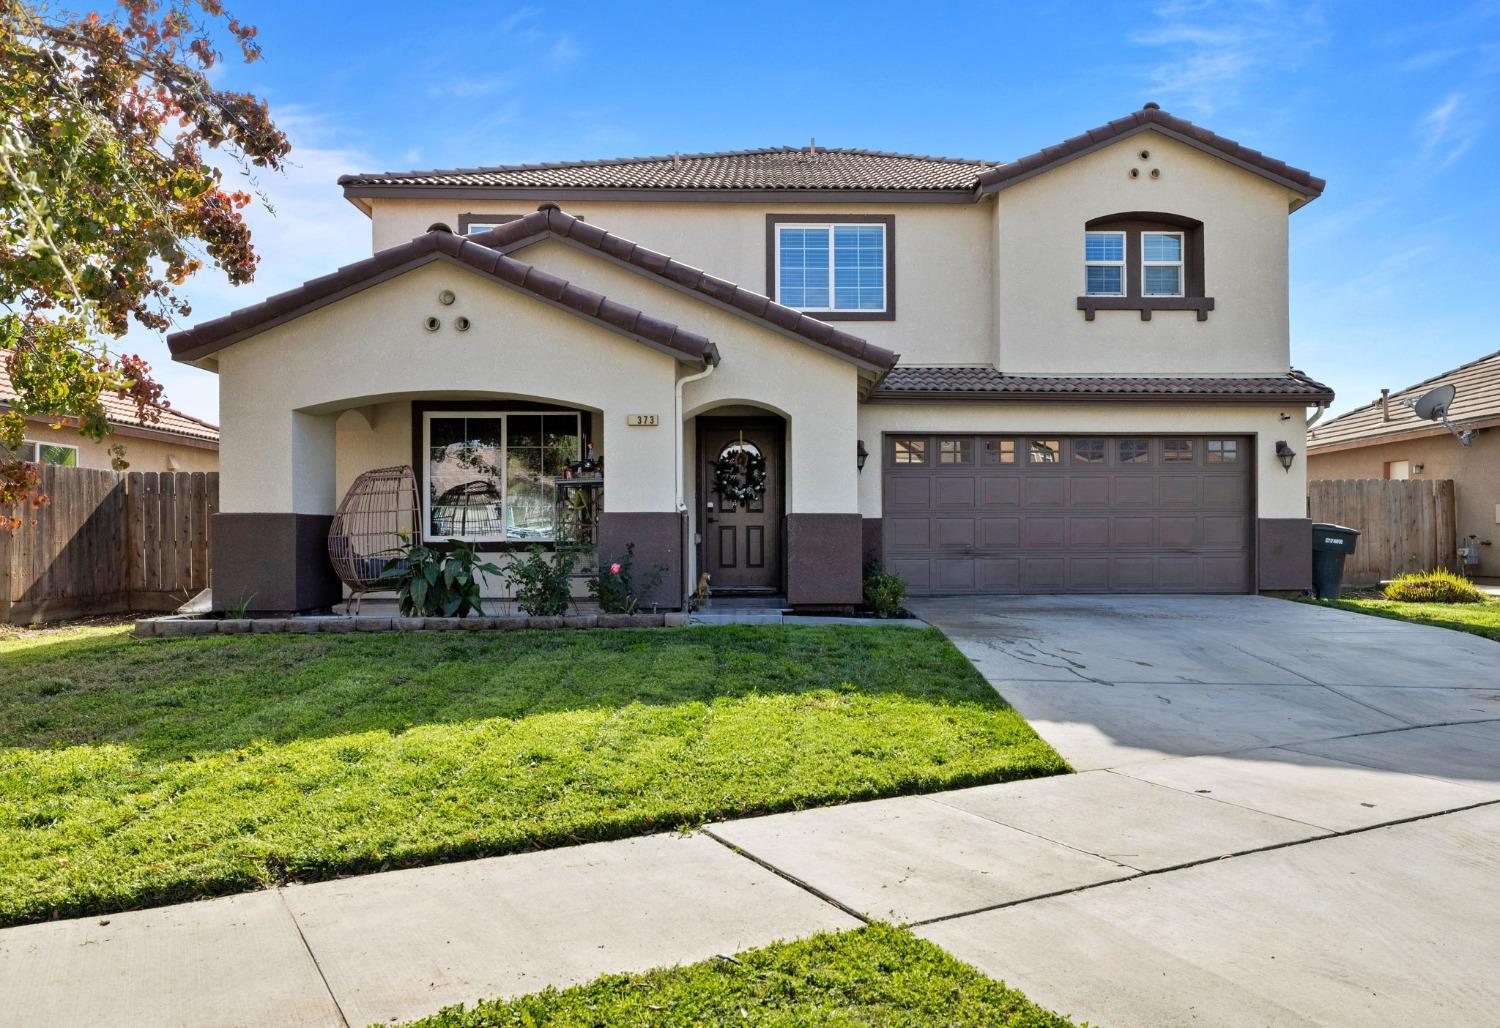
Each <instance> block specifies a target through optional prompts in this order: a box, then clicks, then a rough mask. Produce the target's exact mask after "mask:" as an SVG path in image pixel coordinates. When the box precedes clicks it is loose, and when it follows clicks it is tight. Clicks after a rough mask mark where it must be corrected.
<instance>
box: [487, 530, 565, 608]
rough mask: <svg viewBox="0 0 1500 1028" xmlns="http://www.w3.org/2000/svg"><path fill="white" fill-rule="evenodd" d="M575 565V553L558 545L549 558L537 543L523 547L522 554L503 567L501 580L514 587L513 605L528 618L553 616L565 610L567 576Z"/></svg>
mask: <svg viewBox="0 0 1500 1028" xmlns="http://www.w3.org/2000/svg"><path fill="white" fill-rule="evenodd" d="M577 566H578V554H577V553H576V552H575V551H573V550H570V549H567V548H565V547H561V546H560V547H558V548H557V550H556V551H555V552H554V553H553V554H552V555H551V556H550V557H549V556H548V555H547V551H546V550H544V549H542V548H541V547H540V546H532V547H530V548H528V549H527V551H526V556H525V557H523V558H520V559H518V560H517V561H516V562H515V563H514V564H512V565H511V566H510V567H508V568H506V569H505V572H504V575H505V581H506V583H507V584H508V585H509V586H510V587H511V588H512V589H514V590H515V593H516V606H517V607H519V608H520V609H521V612H522V613H524V614H530V615H531V616H532V617H557V616H559V615H562V614H566V613H567V612H568V604H569V603H570V602H572V598H573V593H572V589H571V588H570V585H569V576H570V575H572V574H573V569H574V568H575V567H577Z"/></svg>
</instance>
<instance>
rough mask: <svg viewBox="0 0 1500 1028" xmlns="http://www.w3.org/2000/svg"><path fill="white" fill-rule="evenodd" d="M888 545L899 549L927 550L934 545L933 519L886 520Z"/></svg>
mask: <svg viewBox="0 0 1500 1028" xmlns="http://www.w3.org/2000/svg"><path fill="white" fill-rule="evenodd" d="M885 524H886V532H887V536H888V539H887V542H888V545H890V546H893V547H895V548H897V549H926V548H927V547H929V546H931V545H932V519H931V518H886V519H885Z"/></svg>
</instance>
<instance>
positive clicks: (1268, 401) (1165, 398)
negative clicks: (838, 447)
mask: <svg viewBox="0 0 1500 1028" xmlns="http://www.w3.org/2000/svg"><path fill="white" fill-rule="evenodd" d="M868 402H870V403H966V404H975V403H978V404H1006V403H1038V402H1045V403H1071V404H1100V403H1108V404H1113V403H1153V404H1160V405H1167V406H1172V405H1190V406H1194V407H1200V406H1203V405H1205V404H1212V405H1219V404H1233V405H1235V406H1245V405H1246V404H1264V405H1266V406H1271V407H1278V406H1285V405H1287V404H1295V405H1297V406H1299V407H1306V406H1308V405H1311V404H1317V403H1322V402H1324V401H1322V400H1321V399H1320V398H1318V397H1316V396H1310V395H1306V394H1303V393H1209V392H1204V393H1183V392H1160V393H1063V392H1057V391H1055V390H1035V391H1026V392H1021V391H1017V392H1005V393H985V392H957V391H955V390H951V389H923V390H912V391H910V392H906V391H904V390H880V389H876V390H875V391H874V392H872V393H871V394H870V398H869V401H868Z"/></svg>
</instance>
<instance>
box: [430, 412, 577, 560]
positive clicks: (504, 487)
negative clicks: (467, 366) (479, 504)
mask: <svg viewBox="0 0 1500 1028" xmlns="http://www.w3.org/2000/svg"><path fill="white" fill-rule="evenodd" d="M513 415H516V416H528V415H539V416H542V417H547V416H549V415H550V416H551V417H559V416H568V415H571V416H572V417H573V419H574V420H575V421H576V422H577V424H578V432H577V438H578V453H577V455H576V456H575V457H574V458H573V459H574V460H582V459H583V412H582V411H576V410H575V411H565V410H428V411H423V412H422V483H421V487H422V541H423V542H424V543H444V542H447V541H448V540H449V539H459V540H461V541H463V542H466V543H505V542H515V541H517V540H513V539H511V538H510V536H509V535H508V534H507V533H506V532H501V533H499V534H498V535H433V534H432V532H431V528H432V419H433V418H464V419H468V418H487V419H490V420H493V419H495V418H499V419H500V460H501V468H500V523H501V524H502V525H505V524H508V523H509V519H510V474H509V471H510V419H511V417H512V416H513ZM542 424H543V426H544V427H545V425H546V422H545V421H544V422H543V423H542ZM520 541H522V542H527V543H535V544H537V545H539V546H549V545H555V544H556V543H557V539H556V538H555V537H554V538H552V539H549V540H541V539H525V540H520Z"/></svg>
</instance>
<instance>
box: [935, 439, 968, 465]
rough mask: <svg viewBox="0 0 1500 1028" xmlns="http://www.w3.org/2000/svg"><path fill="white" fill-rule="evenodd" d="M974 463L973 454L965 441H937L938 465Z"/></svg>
mask: <svg viewBox="0 0 1500 1028" xmlns="http://www.w3.org/2000/svg"><path fill="white" fill-rule="evenodd" d="M973 461H974V453H973V451H972V450H971V449H970V443H969V440H967V439H939V440H938V463H939V464H971V463H973Z"/></svg>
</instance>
